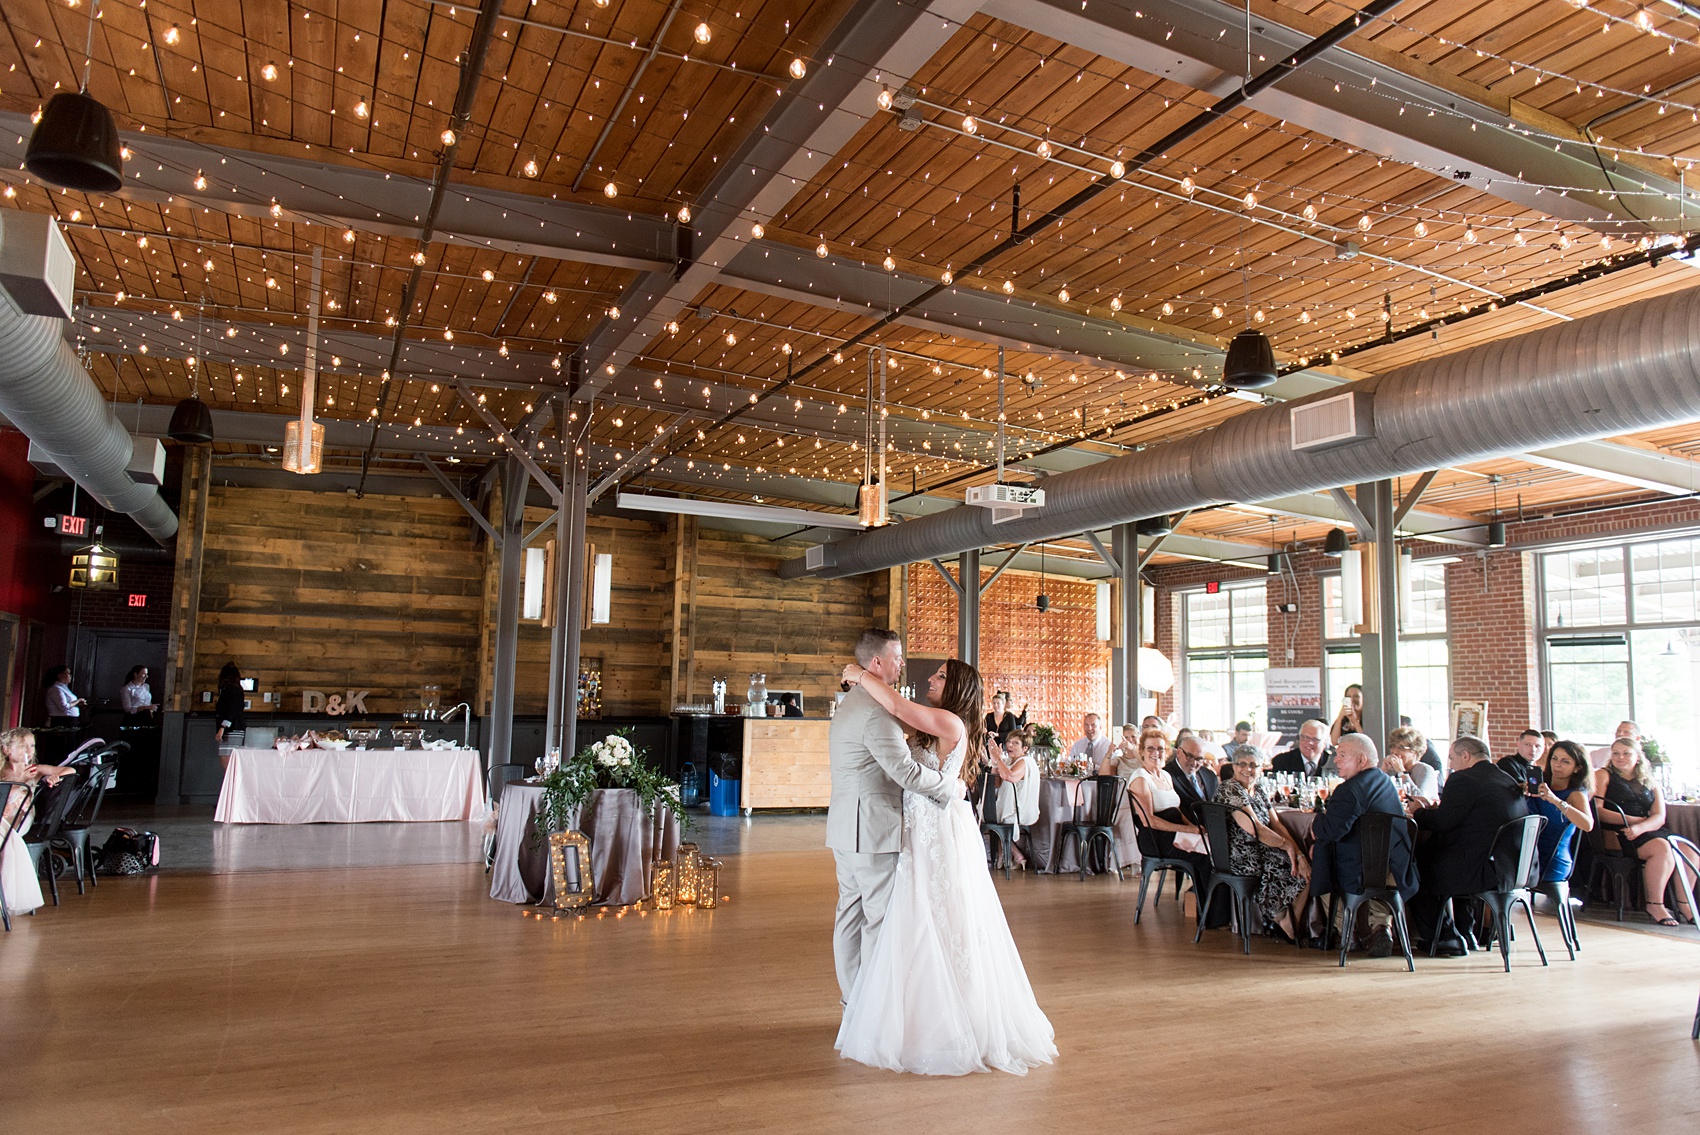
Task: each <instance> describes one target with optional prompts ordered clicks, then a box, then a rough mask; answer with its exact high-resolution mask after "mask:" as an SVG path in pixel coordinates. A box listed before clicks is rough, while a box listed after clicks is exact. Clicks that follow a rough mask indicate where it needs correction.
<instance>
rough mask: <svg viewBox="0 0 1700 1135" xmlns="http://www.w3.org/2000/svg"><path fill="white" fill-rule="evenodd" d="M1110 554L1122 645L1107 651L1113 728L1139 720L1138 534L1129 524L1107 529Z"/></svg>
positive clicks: (1140, 629)
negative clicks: (1117, 580) (1116, 576)
mask: <svg viewBox="0 0 1700 1135" xmlns="http://www.w3.org/2000/svg"><path fill="white" fill-rule="evenodd" d="M1110 554H1111V555H1112V556H1114V557H1115V561H1116V563H1117V564H1118V565H1119V566H1120V567H1121V572H1120V577H1121V593H1120V598H1119V607H1120V609H1119V611H1118V612H1117V614H1118V615H1119V616H1120V617H1119V619H1118V620H1117V621H1118V622H1120V624H1121V632H1122V633H1121V639H1122V644H1121V646H1119V647H1116V648H1113V649H1112V650H1111V651H1110V716H1111V717H1112V718H1114V719H1115V720H1114V722H1113V723H1112V726H1119V725H1123V724H1125V723H1127V722H1129V721H1133V722H1137V721H1138V720H1139V644H1140V641H1141V633H1142V628H1141V627H1140V625H1139V619H1140V606H1139V534H1138V532H1136V531H1135V530H1134V526H1133V525H1132V524H1118V525H1116V526H1115V527H1114V528H1112V529H1110Z"/></svg>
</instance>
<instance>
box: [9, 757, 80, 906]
mask: <svg viewBox="0 0 1700 1135" xmlns="http://www.w3.org/2000/svg"><path fill="white" fill-rule="evenodd" d="M76 771H77V770H76V769H74V768H71V767H69V766H66V765H38V764H36V763H35V734H34V733H32V732H31V731H30V730H28V729H8V730H6V731H5V732H4V733H0V780H6V781H10V782H12V784H13V785H15V786H22V785H28V784H36V783H43V782H45V783H46V784H48V785H49V786H52V785H57V784H58V783H59V780H60V778H61V777H66V776H73V775H75V774H76ZM28 801H29V790H28V789H27V788H23V787H11V788H7V789H6V797H5V800H4V801H3V802H0V833H9V834H7V835H6V836H5V840H6V842H5V843H4V844H0V890H3V891H5V892H6V913H7V914H8V915H13V914H28V913H29V912H30V911H32V910H34V909H36V908H37V907H39V906H40V905H41V882H40V880H39V879H38V877H37V873H36V869H35V861H34V860H33V859H31V858H30V852H29V848H28V847H25V846H24V833H25V832H27V831H28V830H29V828H30V825H31V824H32V823H34V822H35V816H34V814H33V813H32V814H30V815H28V816H26V817H24V818H22V819H20V818H19V816H18V813H19V812H20V811H22V810H23V809H24V808H25V807H26V806H27V804H28ZM39 810H40V809H39V808H37V809H36V811H39ZM14 824H15V825H16V830H13V825H14Z"/></svg>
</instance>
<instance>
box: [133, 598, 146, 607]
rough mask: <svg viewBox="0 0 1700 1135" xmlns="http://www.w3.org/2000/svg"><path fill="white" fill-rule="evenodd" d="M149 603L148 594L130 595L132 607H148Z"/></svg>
mask: <svg viewBox="0 0 1700 1135" xmlns="http://www.w3.org/2000/svg"><path fill="white" fill-rule="evenodd" d="M147 605H148V597H147V596H146V595H131V596H130V606H132V607H146V606H147Z"/></svg>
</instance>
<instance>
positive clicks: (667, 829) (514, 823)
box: [490, 780, 679, 906]
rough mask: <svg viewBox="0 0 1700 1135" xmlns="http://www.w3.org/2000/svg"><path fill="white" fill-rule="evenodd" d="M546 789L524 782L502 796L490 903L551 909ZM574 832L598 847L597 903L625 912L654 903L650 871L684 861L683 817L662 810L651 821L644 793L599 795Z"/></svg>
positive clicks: (594, 864)
mask: <svg viewBox="0 0 1700 1135" xmlns="http://www.w3.org/2000/svg"><path fill="white" fill-rule="evenodd" d="M542 806H543V786H542V785H540V784H529V783H527V782H525V781H523V780H516V781H512V782H510V783H509V784H508V785H507V787H506V788H504V789H503V790H502V799H501V801H500V804H499V806H498V809H497V813H496V844H495V849H494V852H493V860H492V863H491V867H490V897H491V898H493V899H500V900H502V901H503V902H513V903H550V902H553V901H554V899H555V881H554V878H553V877H552V876H551V874H550V871H549V843H548V841H547V840H545V839H543V838H542V837H541V836H539V835H538V834H537V813H538V810H539V809H540V808H541V807H542ZM568 826H569V828H571V829H572V830H575V831H581V832H583V833H584V834H585V835H586V836H587V837H589V839H590V870H591V877H592V878H593V879H595V881H596V887H595V895H596V900H595V901H596V902H597V903H598V904H599V905H601V904H605V905H609V906H625V905H628V904H630V903H635V902H640V901H642V900H643V899H645V898H647V897H648V895H649V878H650V867H651V866H652V865H653V864H654V862H655V861H656V860H657V859H673V858H675V857H677V855H678V854H679V817H678V816H677V815H675V814H674V813H673V810H672V809H671V808H668V807H667V806H666V805H664V804H657V805H656V808H655V815H654V816H646V815H644V812H643V808H642V806H641V805H640V804H639V802H638V794H637V792H636V790H634V789H631V788H599V789H597V790H596V791H594V792H592V793H591V794H590V798H589V799H588V800H586V801H585V802H584V804H583V806H582V807H581V808H580V811H579V814H578V815H577V816H575V817H571V822H570V823H569V825H568Z"/></svg>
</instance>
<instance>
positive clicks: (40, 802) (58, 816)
mask: <svg viewBox="0 0 1700 1135" xmlns="http://www.w3.org/2000/svg"><path fill="white" fill-rule="evenodd" d="M78 787H79V786H78V785H75V784H68V783H66V782H65V781H63V780H62V781H60V782H59V784H58V785H57V786H51V787H48V788H46V789H37V791H36V798H35V815H36V825H35V826H34V827H32V828H31V829H30V830H29V831H28V832H25V833H24V846H25V847H27V848H29V853H30V862H32V863H33V864H34V865H35V869H36V871H37V872H38V873H39V872H41V871H42V870H43V867H42V864H43V861H44V860H45V862H46V875H47V888H48V891H49V893H51V894H52V896H53V905H54V906H58V905H59V864H58V857H57V856H55V855H54V854H53V841H54V840H56V839H58V838H59V829H60V828H61V827H63V826H64V824H65V817H66V816H67V815H68V814H69V813H70V810H71V806H72V805H73V804H74V803H76V799H77V789H78ZM43 798H45V802H44V799H43Z"/></svg>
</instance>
